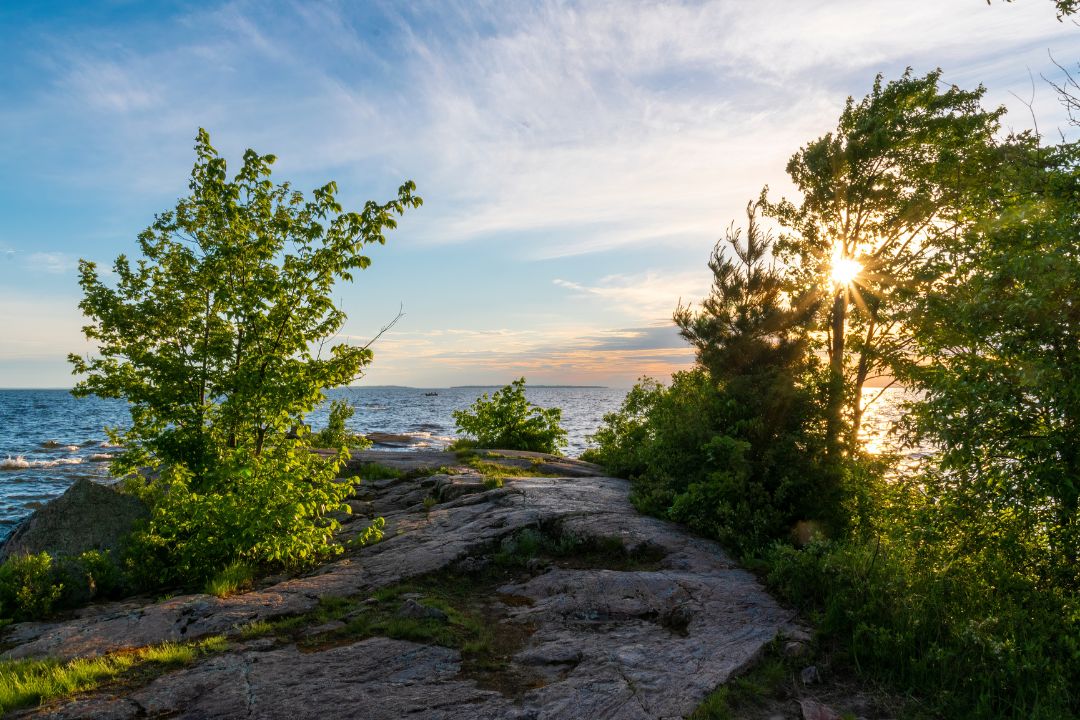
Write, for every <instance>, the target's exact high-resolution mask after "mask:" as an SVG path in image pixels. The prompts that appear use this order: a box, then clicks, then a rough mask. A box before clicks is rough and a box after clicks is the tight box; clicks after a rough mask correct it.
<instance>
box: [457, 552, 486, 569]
mask: <svg viewBox="0 0 1080 720" xmlns="http://www.w3.org/2000/svg"><path fill="white" fill-rule="evenodd" d="M490 565H491V558H489V557H487V556H480V557H472V556H469V557H467V558H465V559H464V560H461V561H460V562H458V563H457V570H458V571H459V572H463V573H478V572H483V571H484V570H487V569H488V567H489V566H490Z"/></svg>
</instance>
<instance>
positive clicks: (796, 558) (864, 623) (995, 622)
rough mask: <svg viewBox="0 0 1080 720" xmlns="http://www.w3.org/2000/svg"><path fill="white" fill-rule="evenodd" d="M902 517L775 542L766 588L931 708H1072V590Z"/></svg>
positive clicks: (1075, 661)
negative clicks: (833, 536)
mask: <svg viewBox="0 0 1080 720" xmlns="http://www.w3.org/2000/svg"><path fill="white" fill-rule="evenodd" d="M920 515H922V517H923V518H924V517H925V514H924V513H920ZM919 519H922V518H919ZM941 519H942V520H944V518H941ZM895 520H897V521H898V522H897V524H896V525H895V526H894V527H893V528H891V530H886V529H884V528H883V532H882V533H881V534H879V535H878V536H877V537H875V538H872V539H850V540H844V541H839V542H822V543H812V544H811V545H810V546H808V547H807V548H805V549H803V550H796V549H794V548H792V547H790V546H784V545H779V544H778V545H776V546H774V547H773V548H772V549H771V550H770V552H769V553H767V554H766V565H767V567H768V568H769V583H770V586H771V587H772V589H773V590H774V591H775V592H777V593H778V594H779V595H780V596H781V597H783V598H784V599H785V600H786V601H787V602H789V603H792V604H793V605H795V606H797V607H798V608H799V609H800V610H802V611H804V612H808V613H810V614H811V617H812V619H813V620H814V621H815V622H816V624H817V626H818V628H819V630H820V631H821V633H822V634H823V636H824V637H825V638H826V639H827V640H829V641H830V642H832V643H834V644H835V646H837V647H839V648H841V649H842V651H843V652H845V653H847V654H848V656H849V659H850V660H851V662H852V663H854V664H855V666H856V667H859V668H861V669H862V670H863V671H869V672H873V673H874V674H875V675H876V676H878V677H881V678H884V679H886V680H889V681H890V682H891V683H892V684H893V685H894V686H896V687H899V688H904V689H907V690H909V691H916V692H918V693H919V694H920V695H921V696H923V697H924V698H926V702H927V703H928V704H929V706H930V707H931V708H932V709H933V710H934V715H938V716H941V717H971V718H1017V719H1018V720H1019V719H1020V718H1025V719H1026V718H1045V719H1047V720H1049V719H1050V718H1061V717H1074V716H1075V713H1076V712H1077V710H1078V709H1080V708H1077V707H1076V698H1075V696H1074V694H1073V689H1074V688H1075V687H1076V683H1077V682H1080V671H1078V668H1080V642H1078V638H1080V603H1078V602H1077V598H1076V596H1075V594H1071V595H1070V594H1069V593H1066V592H1063V591H1062V589H1061V588H1053V587H1046V586H1042V585H1040V584H1039V583H1037V582H1033V580H1032V578H1031V577H1029V576H1028V575H1027V574H1026V573H1025V571H1024V568H1022V567H1017V566H1015V565H1013V564H1012V563H1011V561H1010V559H1009V557H1008V555H1005V554H1001V553H1000V552H999V550H1000V548H998V547H988V548H985V549H983V550H982V551H979V552H974V551H972V550H971V549H970V548H964V547H963V543H962V542H961V543H953V542H950V540H949V539H948V533H947V532H945V533H942V534H941V535H937V531H940V530H944V529H945V528H942V527H937V528H935V531H934V532H929V533H926V534H922V533H919V532H918V526H917V525H916V521H917V518H916V517H913V516H911V515H898V516H895ZM913 531H914V532H913Z"/></svg>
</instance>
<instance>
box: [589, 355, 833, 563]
mask: <svg viewBox="0 0 1080 720" xmlns="http://www.w3.org/2000/svg"><path fill="white" fill-rule="evenodd" d="M815 409H816V405H815V404H814V399H813V398H812V397H811V396H810V395H809V391H806V390H802V389H800V388H797V387H795V386H793V385H792V384H791V383H787V382H784V381H783V379H777V377H776V376H774V375H771V374H768V375H763V376H759V377H754V376H748V377H745V378H737V379H733V380H730V381H728V382H726V383H718V382H716V381H715V380H713V379H712V376H711V375H710V374H709V373H708V372H707V371H706V370H704V369H697V370H691V371H686V372H680V373H676V374H675V375H674V376H672V383H671V386H670V387H667V388H665V387H664V386H662V385H660V384H659V383H657V382H656V381H654V380H651V379H648V378H646V379H643V380H642V381H641V382H639V383H638V385H636V386H635V387H634V388H633V389H631V390H630V392H629V393H628V394H627V397H626V399H625V400H624V402H623V405H622V407H621V408H620V409H619V410H618V411H616V412H613V413H609V414H608V415H606V416H605V417H604V422H603V425H602V426H601V427H600V429H599V430H598V431H597V432H596V434H595V435H593V436H592V438H591V439H592V441H593V442H596V443H598V447H597V448H595V449H594V450H593V451H592V452H591V453H590V455H589V458H590V459H592V460H594V461H596V462H599V463H600V464H602V465H604V466H605V467H606V468H607V469H608V471H609V472H612V473H614V474H618V475H621V476H623V477H626V478H629V479H630V480H631V482H632V485H631V488H632V490H631V500H632V501H633V502H634V504H635V506H636V507H637V508H638V509H639V510H641V511H643V512H647V513H650V514H653V515H659V516H661V517H667V518H670V519H673V520H678V521H680V522H684V523H686V524H687V525H689V526H690V527H691V528H693V529H694V530H696V531H698V532H700V533H702V534H704V535H708V536H710V537H713V538H716V539H718V540H720V541H721V542H723V543H724V544H725V545H727V546H728V547H729V548H731V549H733V550H736V551H737V552H740V553H743V554H752V553H754V552H757V551H758V550H759V549H760V548H761V547H763V546H764V545H765V544H767V543H768V542H769V541H770V540H773V539H780V538H787V537H788V536H789V534H790V532H791V530H792V528H793V527H794V525H795V524H796V523H797V522H799V521H807V520H813V521H817V522H818V523H820V524H823V525H824V526H826V527H829V528H831V529H832V530H833V531H834V532H839V531H842V530H843V529H844V528H846V525H847V520H846V512H847V509H848V508H847V506H846V505H844V504H843V503H841V502H840V501H841V493H840V490H839V482H838V480H837V478H836V477H835V474H834V472H833V471H832V470H830V468H829V466H828V465H827V464H826V463H825V462H824V459H823V454H824V445H823V440H822V437H821V434H820V433H818V432H816V430H817V428H816V427H815V426H814V424H813V419H814V418H815Z"/></svg>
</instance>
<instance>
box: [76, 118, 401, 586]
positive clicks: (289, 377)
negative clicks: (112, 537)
mask: <svg viewBox="0 0 1080 720" xmlns="http://www.w3.org/2000/svg"><path fill="white" fill-rule="evenodd" d="M195 152H196V158H197V159H196V163H195V166H194V169H193V170H192V173H191V180H190V183H189V188H190V190H191V194H190V196H188V197H186V198H183V199H181V200H179V201H178V202H177V204H176V207H175V209H173V210H170V211H167V212H164V213H162V214H160V215H158V216H157V217H156V218H155V220H154V223H153V224H152V225H151V226H150V227H149V228H147V229H146V230H145V231H144V232H143V233H141V234H140V235H139V241H138V242H139V248H140V250H141V252H142V257H140V258H139V259H138V260H136V261H135V262H134V263H132V262H131V261H130V260H129V259H128V258H127V257H126V256H124V255H121V256H120V257H118V258H117V260H116V262H115V263H114V265H113V273H114V274H115V278H116V279H115V284H114V285H109V284H106V282H105V279H103V278H102V277H101V276H99V274H98V271H97V268H96V266H95V264H94V263H92V262H88V261H85V260H84V261H80V284H81V286H82V288H83V292H84V297H83V300H82V302H81V303H80V305H79V306H80V308H81V309H82V311H83V313H84V314H85V316H86V317H87V318H89V323H88V324H87V326H86V327H85V328H84V332H85V334H86V337H87V338H88V339H89V340H91V341H93V342H95V343H96V344H97V345H98V348H99V354H98V356H97V357H92V358H82V357H79V356H76V355H71V356H70V361H71V363H72V365H73V366H74V372H75V373H78V374H83V375H84V376H85V377H84V378H83V379H82V380H81V381H79V382H78V384H77V385H76V387H75V390H74V392H75V394H76V395H89V394H96V395H99V396H102V397H117V398H124V399H126V400H127V401H128V402H129V403H130V408H131V420H132V423H131V427H130V429H128V430H126V431H124V432H115V433H114V436H115V437H116V439H117V440H118V441H120V442H121V443H122V445H123V447H124V453H123V456H122V457H121V458H120V460H119V461H118V462H117V463H115V464H114V471H117V472H120V473H126V472H130V471H131V470H132V469H134V468H137V467H141V466H151V467H158V468H160V469H161V474H160V478H159V482H158V483H157V485H156V490H155V492H153V493H152V494H153V495H154V499H155V502H156V503H157V505H156V509H155V516H154V520H153V521H152V523H151V527H150V530H149V531H148V533H149V534H148V538H144V540H145V542H144V543H143V545H144V546H154V547H156V548H157V549H158V550H161V551H162V552H165V553H166V554H168V553H173V555H174V559H175V556H176V553H177V552H179V550H178V548H180V547H189V548H190V549H191V557H192V558H194V557H195V556H196V555H198V554H199V553H201V552H202V551H203V550H205V549H206V547H207V544H208V543H212V542H214V543H218V544H219V547H216V549H215V550H214V551H213V552H209V553H203V555H199V557H201V558H203V560H200V561H199V562H203V561H205V562H211V561H212V562H213V563H218V562H220V561H222V560H225V559H228V558H227V556H228V555H230V554H233V555H236V554H240V555H244V554H246V555H247V556H249V557H250V558H251V559H253V560H256V561H260V562H261V561H286V560H296V559H298V558H306V557H310V555H311V554H312V553H314V552H315V550H316V549H317V548H318V547H320V544H321V543H323V542H324V541H326V540H327V539H328V538H329V535H330V530H331V529H332V526H333V523H332V521H329V520H328V519H326V518H325V514H326V512H328V511H330V510H333V509H335V508H336V507H337V506H338V505H340V502H341V500H342V497H343V496H342V490H341V488H338V487H336V486H334V485H333V483H332V481H333V472H332V471H333V470H334V469H336V463H333V462H332V463H329V464H327V463H324V462H322V461H320V460H319V459H318V458H315V457H313V456H312V455H311V453H310V452H308V449H307V438H306V436H304V435H301V437H300V438H298V439H296V438H291V437H290V436H289V434H288V431H289V430H290V429H291V428H293V427H296V426H301V425H302V420H303V417H304V415H305V414H306V413H307V412H309V411H310V410H311V409H312V408H313V407H314V406H315V405H316V404H317V403H318V402H319V401H320V400H321V399H322V391H323V390H324V389H325V388H330V387H334V386H338V385H343V384H345V383H347V382H349V381H351V380H353V379H355V378H356V377H358V376H359V374H360V373H361V371H362V369H363V368H364V366H366V365H367V364H368V363H369V362H370V361H371V357H372V353H371V350H370V348H368V347H357V346H353V345H348V344H345V343H338V344H333V345H331V346H330V347H329V348H327V347H326V345H327V344H329V343H331V341H332V339H333V338H334V336H335V335H336V334H337V332H338V331H339V330H340V329H341V327H342V325H343V323H344V322H345V313H344V312H343V311H342V310H341V309H340V308H338V307H336V306H335V305H334V303H333V299H332V296H331V292H332V289H333V287H334V283H335V282H336V281H338V280H346V281H349V280H352V278H353V272H354V271H356V270H358V269H363V268H366V267H368V265H369V264H370V262H371V261H370V259H369V258H368V257H367V256H366V255H364V254H363V252H362V251H363V249H364V246H365V245H368V244H371V243H375V242H378V243H384V242H385V235H384V233H385V231H386V230H388V229H390V228H393V227H395V226H396V221H395V216H398V215H401V214H402V213H403V212H404V211H405V209H406V208H409V207H418V206H419V205H420V204H421V202H422V201H421V199H420V198H419V197H417V196H415V195H413V191H414V189H415V186H414V185H413V184H412V183H411V182H406V183H405V184H404V185H402V186H401V188H400V189H399V190H398V194H397V197H396V198H395V199H393V200H390V201H388V202H386V203H382V204H380V203H376V202H371V201H369V202H367V203H366V204H365V205H364V207H363V209H362V210H361V211H359V212H345V211H343V208H342V206H341V205H340V204H339V203H338V201H337V198H336V193H337V186H336V184H335V183H333V182H330V183H328V184H326V185H324V186H323V187H320V188H318V189H316V190H315V191H314V193H313V197H312V199H310V200H308V199H305V197H304V195H303V194H302V193H300V192H295V191H293V190H292V189H291V188H290V186H289V184H288V183H284V184H279V185H276V184H274V183H273V182H272V181H271V179H270V167H271V165H272V164H273V162H274V160H275V158H274V156H273V155H258V154H257V153H255V152H254V151H253V150H248V151H247V152H245V153H244V161H243V167H242V168H241V169H240V171H239V172H238V173H237V174H236V176H235V177H234V178H233V179H231V180H230V179H228V178H227V175H226V170H227V168H226V162H225V160H224V159H223V158H221V157H219V155H218V153H217V151H216V150H215V149H214V148H213V147H212V146H211V144H210V137H209V135H208V134H207V133H206V131H205V130H202V129H200V130H199V133H198V137H197V140H196V144H195ZM328 483H329V484H328ZM245 492H247V493H249V495H248V496H247V497H245V496H244V493H245ZM185 498H186V499H187V500H188V501H190V502H187V503H186V504H185ZM211 498H216V499H217V506H215V507H213V508H211V507H210V505H209V504H208V503H207V500H208V499H211ZM199 508H201V509H202V510H203V511H205V512H206V514H204V515H201V516H195V518H197V519H194V520H193V519H192V518H191V517H189V518H186V519H185V518H183V517H181V516H179V515H178V513H181V512H192V511H195V510H196V509H199ZM229 508H231V509H229ZM230 513H231V515H230ZM240 517H243V518H246V520H245V521H244V522H240V521H239V520H238V518H240ZM215 518H217V520H216V521H217V522H219V525H218V527H216V528H215V527H214V526H213V524H214V522H215ZM256 519H259V521H260V522H265V523H266V524H267V526H266V527H265V528H263V530H265V531H266V532H268V533H270V536H263V537H259V536H257V534H256V533H253V532H251V530H252V525H251V523H253V522H255V521H256ZM248 521H250V522H248ZM229 523H231V524H232V526H233V529H234V531H235V532H233V533H232V535H231V536H230V537H229V540H230V541H231V543H232V544H229V543H225V544H224V545H222V544H221V543H222V542H223V541H222V538H223V537H224V536H226V535H228V533H225V532H224V531H223V530H222V527H223V524H229ZM307 531H310V532H307ZM155 533H156V535H155ZM305 533H306V534H305ZM199 537H203V540H199V539H198V538H199ZM290 537H292V538H294V539H293V540H290ZM200 543H202V544H201V545H200ZM192 562H195V561H194V560H193V561H192ZM202 570H205V568H201V569H200V570H199V571H200V572H201V571H202ZM192 571H193V572H194V570H192Z"/></svg>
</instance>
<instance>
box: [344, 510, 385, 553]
mask: <svg viewBox="0 0 1080 720" xmlns="http://www.w3.org/2000/svg"><path fill="white" fill-rule="evenodd" d="M385 528H386V518H382V517H377V518H375V519H374V520H372V521H371V524H370V525H368V526H367V527H366V528H364V532H362V533H360V534H359V535H357V536H356V537H354V538H353V539H352V540H350V541H349V547H350V548H353V549H355V550H359V549H360V548H362V547H365V546H367V545H374V544H375V543H377V542H379V541H380V540H382V539H383V531H384V529H385Z"/></svg>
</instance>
